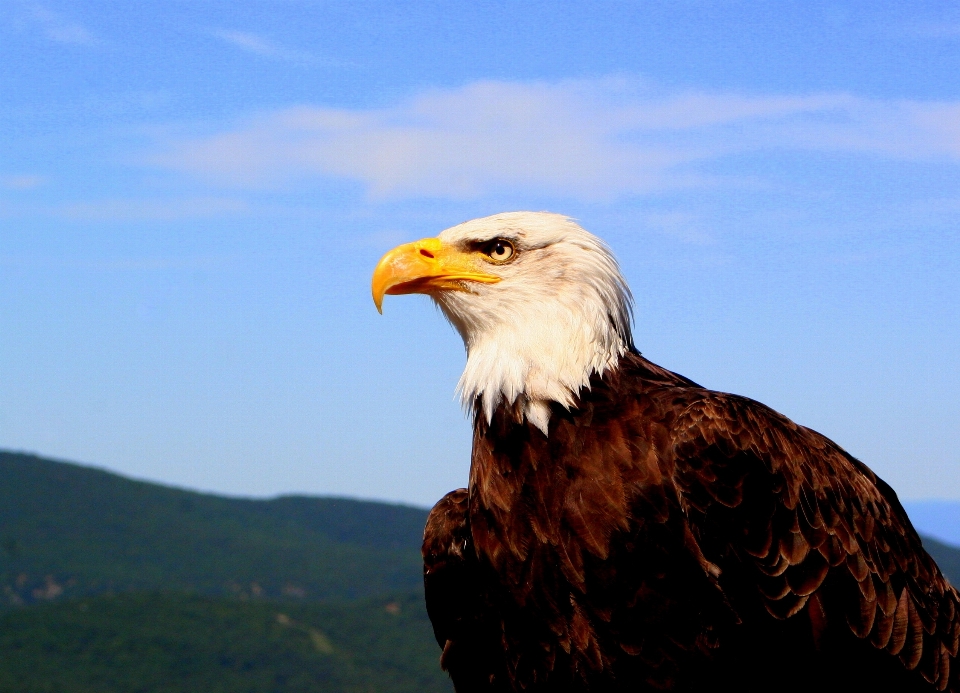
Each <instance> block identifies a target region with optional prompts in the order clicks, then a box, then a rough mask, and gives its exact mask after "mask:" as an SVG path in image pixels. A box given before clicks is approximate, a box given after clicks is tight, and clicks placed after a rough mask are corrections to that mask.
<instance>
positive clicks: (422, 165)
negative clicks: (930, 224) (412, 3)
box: [150, 80, 960, 199]
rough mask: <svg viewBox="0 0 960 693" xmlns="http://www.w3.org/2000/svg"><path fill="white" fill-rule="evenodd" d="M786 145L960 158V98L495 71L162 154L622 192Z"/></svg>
mask: <svg viewBox="0 0 960 693" xmlns="http://www.w3.org/2000/svg"><path fill="white" fill-rule="evenodd" d="M776 149H792V150H807V151H811V150H812V151H818V152H847V153H856V154H865V155H871V156H877V157H885V158H895V159H907V160H944V161H953V162H960V102H919V101H880V100H871V99H864V98H859V97H855V96H850V95H847V94H814V95H808V96H744V95H740V94H725V93H705V92H686V93H674V94H662V93H656V92H653V91H651V90H647V89H642V88H639V87H637V86H636V85H635V84H633V83H631V82H628V81H624V80H599V81H579V82H560V83H512V82H491V81H485V82H477V83H474V84H470V85H467V86H465V87H462V88H458V89H451V90H433V91H428V92H424V93H421V94H419V95H416V96H414V97H413V98H411V99H408V100H406V101H404V102H402V103H399V104H397V105H395V106H391V107H388V108H380V109H367V110H360V109H357V110H349V109H336V108H328V107H316V106H298V107H294V108H287V109H283V110H279V111H275V112H271V113H266V114H262V115H260V116H258V117H255V118H252V119H250V120H249V121H248V122H246V123H244V124H243V125H242V126H240V127H237V128H234V129H231V130H226V131H223V132H220V133H218V134H214V135H212V136H207V137H200V138H193V139H189V138H188V139H180V140H172V141H169V142H167V143H166V144H165V146H164V147H163V148H162V150H161V152H160V153H158V154H155V155H154V156H152V157H151V158H150V160H151V162H152V163H154V164H159V165H161V166H164V167H169V168H173V169H177V170H181V171H185V172H190V173H192V174H197V175H201V176H205V177H208V178H210V179H211V180H213V181H215V182H217V183H219V184H227V185H239V186H252V187H257V186H276V185H283V184H285V183H287V182H289V181H291V180H295V179H298V178H304V177H310V176H322V177H330V178H341V179H349V180H354V181H358V182H360V183H361V184H363V185H364V186H366V188H367V189H368V191H369V192H370V194H371V195H372V196H374V197H418V196H419V197H453V198H465V197H475V196H479V195H483V194H486V193H490V192H493V191H497V190H515V189H523V190H537V191H543V192H549V193H553V194H560V195H570V196H573V197H577V198H581V199H611V198H615V197H619V196H624V195H636V194H642V193H645V192H649V191H653V190H661V189H664V188H669V187H677V186H688V185H706V184H712V183H714V182H715V180H714V179H711V178H710V177H708V176H705V175H703V174H701V173H698V168H697V166H694V165H692V164H697V163H700V162H705V161H710V160H715V159H717V158H719V157H722V156H724V155H728V154H735V153H741V152H750V151H763V150H776Z"/></svg>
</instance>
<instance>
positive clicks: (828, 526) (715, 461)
mask: <svg viewBox="0 0 960 693" xmlns="http://www.w3.org/2000/svg"><path fill="white" fill-rule="evenodd" d="M673 430H674V436H673V441H672V442H673V445H672V448H673V453H674V455H675V464H676V479H677V483H678V488H679V490H680V492H681V494H682V503H683V505H684V510H685V512H686V513H687V514H688V516H689V518H690V521H691V525H692V526H693V527H695V528H696V531H697V532H698V534H699V536H698V539H699V541H700V544H701V546H702V548H703V550H704V553H705V554H706V555H707V557H708V558H710V559H711V560H713V561H714V562H716V563H717V564H718V565H719V566H721V569H723V570H725V571H727V572H728V573H729V575H726V576H724V575H721V585H722V586H723V588H724V590H725V591H730V592H731V596H735V595H736V593H737V592H738V591H740V592H743V593H744V594H753V595H758V596H755V597H754V598H755V599H757V601H758V604H757V606H758V608H762V609H765V610H766V612H768V613H769V614H770V615H771V616H773V617H774V618H775V619H778V620H781V621H786V620H789V619H792V618H793V617H795V616H798V615H799V614H801V613H802V612H805V613H806V615H807V617H808V619H809V623H810V629H811V631H812V638H813V640H814V643H815V644H817V645H819V643H820V642H821V641H822V640H823V639H824V638H828V637H833V636H835V635H837V634H839V633H842V635H843V636H845V637H846V638H847V639H849V640H850V641H851V642H852V641H853V638H850V634H852V635H853V636H855V638H856V639H858V640H859V641H861V642H869V643H870V644H871V645H872V648H874V649H875V651H877V652H886V653H888V655H889V656H890V657H891V659H892V657H893V656H895V657H899V659H900V661H901V662H902V664H903V667H904V668H905V669H906V670H918V671H919V673H920V674H921V675H922V676H923V678H924V679H925V680H926V681H927V682H928V683H930V684H933V686H934V687H935V688H936V689H937V690H947V689H948V687H949V688H950V689H951V690H960V665H957V664H954V666H952V667H951V664H953V661H952V660H953V659H954V658H955V657H956V655H957V651H958V644H960V609H958V606H960V605H958V595H957V592H956V590H955V589H954V588H953V587H952V586H951V585H950V584H949V582H948V581H947V580H946V579H945V578H944V576H943V575H942V574H941V572H940V570H939V568H938V567H937V565H936V563H935V562H934V560H933V559H932V558H931V557H930V556H929V555H928V554H927V553H926V551H924V549H923V546H922V544H921V541H920V537H919V536H918V535H917V533H916V531H915V530H914V529H913V527H912V525H911V524H910V521H909V519H908V518H907V515H906V513H905V512H904V510H903V508H902V506H901V505H900V502H899V501H898V500H897V496H896V494H895V493H894V491H893V490H892V489H891V488H890V487H889V486H888V485H887V484H885V483H884V482H883V481H882V480H881V479H879V478H878V477H877V476H876V475H875V474H874V473H873V472H872V471H870V469H868V468H867V467H866V466H865V465H864V464H862V463H861V462H859V461H858V460H856V459H854V458H853V457H852V456H851V455H849V454H848V453H847V452H845V451H844V450H843V449H841V448H840V447H839V446H837V445H836V444H834V443H833V442H831V441H830V440H828V439H827V438H825V437H824V436H822V435H820V434H818V433H816V432H814V431H811V430H810V429H807V428H804V427H802V426H799V425H797V424H795V423H793V422H792V421H790V420H789V419H787V418H785V417H783V416H781V415H779V414H777V413H776V412H774V411H773V410H771V409H769V408H767V407H765V406H763V405H761V404H759V403H757V402H754V401H752V400H749V399H746V398H743V397H737V396H733V395H723V394H717V393H711V394H710V395H708V396H705V397H703V398H700V399H697V400H696V401H694V402H693V403H690V404H689V405H688V406H687V407H686V408H685V409H684V411H683V412H682V413H681V414H680V415H679V417H678V419H677V422H676V426H675V428H674V429H673ZM741 603H742V602H741ZM831 642H833V641H831Z"/></svg>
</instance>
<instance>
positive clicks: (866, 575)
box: [423, 353, 960, 693]
mask: <svg viewBox="0 0 960 693" xmlns="http://www.w3.org/2000/svg"><path fill="white" fill-rule="evenodd" d="M423 556H424V562H425V567H424V580H425V585H426V599H427V609H428V611H429V613H430V618H431V620H432V621H433V625H434V631H435V633H436V636H437V640H438V642H439V643H440V645H441V647H442V648H443V654H442V657H441V663H442V665H443V666H444V668H445V669H447V670H448V671H449V673H450V675H451V677H452V678H453V681H454V685H455V687H456V689H457V691H458V693H468V692H470V693H472V692H480V691H491V692H492V691H526V692H529V693H539V692H541V691H542V692H544V693H546V692H550V693H565V692H568V691H570V692H572V691H601V692H606V691H624V692H626V691H631V692H639V691H647V690H666V691H692V690H739V691H744V692H752V691H777V692H779V691H798V692H799V691H845V692H847V691H850V692H852V691H927V690H941V691H954V692H955V693H960V662H958V661H957V653H958V645H960V604H958V595H957V592H956V591H955V590H954V589H953V587H951V586H950V584H949V583H948V582H947V580H946V579H945V578H944V577H943V575H942V574H941V573H940V570H939V569H938V568H937V566H936V564H935V563H934V561H933V559H931V558H930V556H929V555H927V553H926V552H925V551H924V550H923V547H922V545H921V543H920V539H919V537H918V536H917V534H916V532H915V531H914V529H913V527H912V526H911V525H910V522H909V520H908V519H907V516H906V514H905V513H904V511H903V508H902V507H901V506H900V503H899V502H898V500H897V497H896V495H895V494H894V492H893V491H892V490H891V489H890V487H889V486H887V485H886V484H885V483H884V482H883V481H881V480H880V479H879V478H877V477H876V475H874V474H873V472H871V471H870V470H869V469H868V468H867V467H866V466H864V465H863V464H862V463H860V462H859V461H857V460H856V459H854V458H852V457H851V456H850V455H848V454H847V453H846V452H844V451H843V450H842V449H841V448H840V447H838V446H837V445H836V444H834V443H832V442H831V441H829V440H827V439H826V438H824V437H823V436H821V435H819V434H817V433H815V432H813V431H811V430H809V429H806V428H804V427H802V426H798V425H797V424H795V423H793V422H792V421H790V420H788V419H786V418H785V417H783V416H781V415H779V414H777V413H776V412H774V411H772V410H770V409H768V408H767V407H764V406H763V405H761V404H758V403H757V402H754V401H751V400H749V399H745V398H742V397H736V396H733V395H726V394H720V393H716V392H711V391H709V390H705V389H703V388H701V387H699V386H697V385H696V384H694V383H692V382H690V381H689V380H686V379H684V378H682V377H680V376H678V375H675V374H673V373H670V372H669V371H666V370H664V369H661V368H659V367H658V366H656V365H654V364H652V363H650V362H649V361H647V360H645V359H644V358H642V357H641V356H639V355H638V354H634V353H631V354H627V355H626V356H625V357H624V358H623V359H622V360H621V361H620V365H619V366H618V367H617V368H616V369H615V370H612V371H609V372H607V373H606V374H605V375H604V376H603V378H599V377H594V379H593V381H592V383H591V389H589V390H585V391H584V392H583V393H581V398H580V401H579V402H578V405H577V406H576V407H575V408H574V409H572V410H571V411H567V410H565V409H564V408H562V407H560V406H559V405H557V406H554V408H553V411H552V415H551V419H550V424H549V436H544V435H543V433H541V432H540V431H539V430H537V429H536V428H535V427H533V426H532V425H530V424H528V423H517V417H516V416H515V415H514V414H513V412H511V411H508V410H507V409H505V408H503V407H501V408H500V409H499V410H497V411H496V413H495V415H494V417H493V420H492V422H491V423H490V424H489V425H488V424H487V422H486V420H485V418H484V417H483V416H477V417H476V423H475V429H474V443H473V459H472V464H471V471H470V487H469V489H460V490H458V491H454V492H452V493H450V494H448V495H447V496H446V497H445V498H444V499H443V500H441V501H440V502H439V503H438V504H437V505H436V507H435V508H434V509H433V511H432V513H431V514H430V518H429V520H428V523H427V527H426V531H425V535H424V545H423Z"/></svg>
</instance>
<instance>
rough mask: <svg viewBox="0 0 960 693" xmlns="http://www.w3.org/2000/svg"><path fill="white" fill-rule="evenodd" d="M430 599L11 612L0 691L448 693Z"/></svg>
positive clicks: (166, 598)
mask: <svg viewBox="0 0 960 693" xmlns="http://www.w3.org/2000/svg"><path fill="white" fill-rule="evenodd" d="M439 656H440V648H439V647H437V643H436V641H435V640H434V639H433V633H432V631H431V628H430V623H429V621H428V620H427V615H426V613H425V612H424V610H423V606H422V599H421V596H420V595H419V594H418V593H414V594H410V595H408V596H405V597H381V598H377V599H372V600H364V601H361V602H353V603H350V604H341V605H329V604H328V605H324V604H285V605H284V604H280V605H278V604H276V603H270V602H264V601H247V602H243V601H239V600H236V599H226V598H214V597H199V596H190V595H182V594H181V595H178V594H125V595H117V596H100V597H87V598H82V599H76V600H68V601H65V602H58V603H53V604H42V605H38V606H33V607H30V608H28V609H14V610H8V611H6V612H5V613H0V691H10V692H13V691H16V692H17V693H49V692H51V691H58V692H60V693H130V692H131V691H139V692H140V693H280V692H281V691H282V692H283V693H316V692H317V691H323V692H324V693H367V692H371V693H372V692H377V693H388V692H389V693H448V692H449V691H451V690H452V686H451V685H450V681H449V679H448V678H447V676H446V674H444V673H443V672H442V671H440V667H439V664H438V660H439Z"/></svg>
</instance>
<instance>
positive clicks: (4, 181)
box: [0, 174, 47, 190]
mask: <svg viewBox="0 0 960 693" xmlns="http://www.w3.org/2000/svg"><path fill="white" fill-rule="evenodd" d="M46 182H47V181H46V178H44V177H43V176H35V175H31V174H15V175H0V187H3V188H9V189H10V190H30V189H31V188H38V187H40V186H41V185H43V184H44V183H46Z"/></svg>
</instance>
